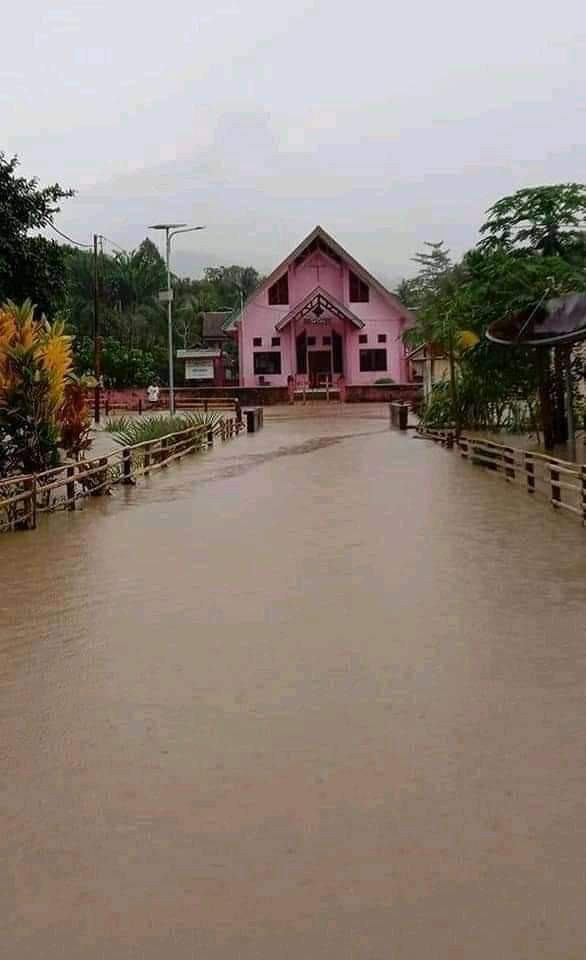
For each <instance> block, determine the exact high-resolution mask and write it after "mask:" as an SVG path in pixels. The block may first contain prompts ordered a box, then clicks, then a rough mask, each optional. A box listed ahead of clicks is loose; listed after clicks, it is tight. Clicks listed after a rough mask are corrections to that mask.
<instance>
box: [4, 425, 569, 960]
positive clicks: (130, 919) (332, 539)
mask: <svg viewBox="0 0 586 960" xmlns="http://www.w3.org/2000/svg"><path fill="white" fill-rule="evenodd" d="M334 409H335V408H334ZM265 424H266V425H265V429H264V431H263V432H261V433H260V434H257V435H254V436H250V437H241V438H239V439H238V440H236V441H234V442H233V443H230V444H227V445H226V446H224V447H223V448H221V449H218V450H216V451H214V452H213V453H210V454H209V455H203V456H202V457H200V458H191V459H188V460H187V461H185V462H184V463H181V464H179V465H174V466H173V467H170V468H169V469H168V470H167V471H163V472H161V473H160V474H158V475H156V476H154V477H153V478H152V479H151V481H149V485H148V487H147V488H145V487H144V486H142V487H140V488H136V489H125V490H118V491H117V492H116V494H115V496H113V497H111V498H106V499H103V500H100V501H95V502H93V503H91V504H88V506H87V507H86V509H85V510H83V511H82V512H80V513H78V514H74V515H58V516H54V517H51V518H49V519H48V521H46V522H44V524H43V525H42V526H41V528H40V529H39V530H38V531H37V532H36V533H32V534H22V535H11V536H5V537H3V538H2V539H0V577H1V588H2V589H1V592H0V623H1V631H0V637H1V639H0V770H1V777H2V807H1V814H2V833H1V837H0V847H1V857H0V862H1V864H2V873H3V880H2V884H1V887H0V938H1V942H2V953H3V956H5V957H7V958H11V960H33V958H34V960H40V958H43V960H70V958H71V960H78V958H79V960H82V958H83V960H98V958H99V960H106V958H107V960H139V958H140V960H160V958H164V957H169V960H187V958H190V960H191V958H198V960H199V958H202V960H204V958H205V960H235V958H238V960H275V958H279V960H322V958H323V960H326V958H327V960H329V958H332V960H333V958H335V960H356V958H360V960H387V958H389V960H390V958H393V960H395V958H396V960H399V958H401V960H402V958H407V960H420V958H421V960H423V958H434V960H448V958H449V960H458V958H462V960H464V958H466V960H496V958H498V960H513V958H515V960H517V958H530V960H537V958H548V960H550V958H551V960H561V958H563V960H578V958H579V960H582V958H583V956H584V945H585V943H586V916H585V915H584V910H583V900H584V857H585V850H586V810H585V802H586V801H585V797H586V760H585V756H586V749H585V748H586V732H585V724H584V702H585V701H584V692H585V680H586V630H585V619H586V534H585V533H584V531H583V530H582V529H581V527H580V526H579V525H578V524H574V523H573V522H571V521H568V520H566V518H565V517H560V516H559V515H558V514H554V513H553V512H550V511H549V509H548V508H547V507H546V506H544V505H543V504H540V503H534V502H533V501H532V500H531V498H529V497H527V496H526V494H524V493H523V492H522V491H519V490H516V489H512V488H510V487H508V486H507V485H505V484H504V483H503V482H502V480H500V479H498V478H495V477H494V476H491V475H490V474H485V473H482V472H481V471H480V470H474V469H473V468H471V467H470V466H469V465H468V464H466V463H464V462H462V461H461V460H460V458H459V457H458V456H457V455H456V454H455V453H449V452H447V451H445V450H442V449H440V448H437V447H434V446H433V445H432V444H429V443H426V442H423V441H418V440H415V439H413V438H411V437H407V436H404V435H400V434H397V433H390V432H389V430H388V428H387V415H386V411H384V410H382V409H380V408H369V407H360V408H358V409H356V410H354V409H352V408H344V410H343V411H342V412H341V415H340V416H335V415H332V412H331V411H330V412H328V413H326V412H324V413H323V414H318V415H316V414H315V413H314V415H305V416H300V417H298V418H295V419H292V418H291V414H289V412H288V411H282V412H279V411H277V413H276V414H275V413H273V414H272V415H270V416H267V418H266V420H265Z"/></svg>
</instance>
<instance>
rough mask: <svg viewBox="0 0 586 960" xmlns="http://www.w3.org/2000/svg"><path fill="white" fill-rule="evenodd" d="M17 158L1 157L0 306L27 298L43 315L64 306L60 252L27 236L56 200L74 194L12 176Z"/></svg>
mask: <svg viewBox="0 0 586 960" xmlns="http://www.w3.org/2000/svg"><path fill="white" fill-rule="evenodd" d="M17 166H18V159H17V158H16V157H12V158H7V157H6V155H5V154H4V153H0V302H2V301H4V300H7V299H10V300H13V301H15V302H21V301H24V300H25V299H27V298H29V299H30V300H32V302H33V303H35V304H37V306H38V308H39V309H40V310H41V312H43V313H47V314H48V313H54V312H55V310H56V309H59V308H60V307H61V306H62V305H63V300H64V295H65V265H64V256H63V248H62V247H60V246H59V244H57V243H56V242H54V241H53V240H47V239H45V238H44V237H40V236H32V237H31V236H30V233H31V231H34V230H41V229H42V228H43V227H45V226H46V225H47V223H48V222H50V221H51V220H52V218H53V216H54V215H55V214H56V213H57V212H58V211H59V203H60V201H61V200H63V199H65V198H67V197H71V196H73V193H72V191H71V190H64V189H62V187H60V186H59V184H57V183H55V184H53V185H52V186H49V187H44V188H40V187H39V185H38V182H37V180H36V179H31V180H27V179H26V178H25V177H19V176H17V174H16V170H17Z"/></svg>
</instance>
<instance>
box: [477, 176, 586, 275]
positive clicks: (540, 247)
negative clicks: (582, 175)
mask: <svg viewBox="0 0 586 960" xmlns="http://www.w3.org/2000/svg"><path fill="white" fill-rule="evenodd" d="M585 222H586V185H585V184H582V183H560V184H554V185H551V186H544V187H528V188H525V189H524V190H518V191H517V193H514V194H513V195H512V196H508V197H502V199H501V200H498V201H497V203H495V204H494V205H493V206H492V207H490V209H489V210H488V218H487V220H486V222H485V223H484V224H483V226H482V227H481V228H480V234H481V237H482V238H483V239H482V241H481V244H480V246H481V249H484V250H492V249H494V248H496V247H501V248H503V249H505V250H512V249H522V250H527V251H530V252H533V253H540V254H543V255H544V256H548V257H552V256H559V257H564V256H567V255H568V254H571V253H572V251H573V250H574V249H575V247H576V244H579V243H580V242H581V241H582V239H583V234H582V230H583V227H584V225H585ZM582 248H583V244H582Z"/></svg>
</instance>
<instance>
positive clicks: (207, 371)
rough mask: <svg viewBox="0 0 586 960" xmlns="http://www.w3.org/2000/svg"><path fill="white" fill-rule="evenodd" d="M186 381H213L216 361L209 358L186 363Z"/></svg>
mask: <svg viewBox="0 0 586 960" xmlns="http://www.w3.org/2000/svg"><path fill="white" fill-rule="evenodd" d="M185 379H186V380H213V379H214V361H213V360H209V359H208V358H207V357H204V358H202V359H198V360H186V361H185Z"/></svg>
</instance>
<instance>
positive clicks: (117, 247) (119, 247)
mask: <svg viewBox="0 0 586 960" xmlns="http://www.w3.org/2000/svg"><path fill="white" fill-rule="evenodd" d="M100 237H101V238H102V240H106V242H107V243H109V244H111V245H112V246H113V247H114V249H115V250H119V251H120V253H128V250H125V249H124V247H121V246H120V244H118V243H114V241H113V240H110V237H107V236H106V235H105V234H103V233H101V234H100Z"/></svg>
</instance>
